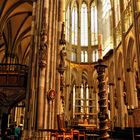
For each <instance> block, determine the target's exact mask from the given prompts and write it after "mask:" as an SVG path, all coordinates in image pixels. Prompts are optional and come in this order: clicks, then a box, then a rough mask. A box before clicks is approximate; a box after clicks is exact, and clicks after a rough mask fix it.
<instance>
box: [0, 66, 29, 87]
mask: <svg viewBox="0 0 140 140" xmlns="http://www.w3.org/2000/svg"><path fill="white" fill-rule="evenodd" d="M27 74H28V66H26V65H21V64H0V87H26V86H27Z"/></svg>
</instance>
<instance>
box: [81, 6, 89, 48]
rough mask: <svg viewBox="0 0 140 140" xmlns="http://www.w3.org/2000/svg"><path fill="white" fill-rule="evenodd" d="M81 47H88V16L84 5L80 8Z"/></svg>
mask: <svg viewBox="0 0 140 140" xmlns="http://www.w3.org/2000/svg"><path fill="white" fill-rule="evenodd" d="M81 46H88V16H87V5H86V3H83V4H82V7H81Z"/></svg>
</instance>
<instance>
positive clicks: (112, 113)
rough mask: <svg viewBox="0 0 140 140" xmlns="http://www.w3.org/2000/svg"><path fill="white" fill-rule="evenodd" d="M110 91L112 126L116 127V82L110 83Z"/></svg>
mask: <svg viewBox="0 0 140 140" xmlns="http://www.w3.org/2000/svg"><path fill="white" fill-rule="evenodd" d="M109 90H110V91H109V93H110V113H111V114H110V117H111V127H112V128H114V116H115V108H114V105H115V104H114V95H115V92H114V90H115V89H114V83H109Z"/></svg>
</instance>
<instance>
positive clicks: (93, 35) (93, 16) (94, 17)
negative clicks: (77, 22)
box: [91, 2, 98, 45]
mask: <svg viewBox="0 0 140 140" xmlns="http://www.w3.org/2000/svg"><path fill="white" fill-rule="evenodd" d="M97 36H98V35H97V7H96V5H95V3H94V2H92V4H91V45H96V44H97V43H98V40H97Z"/></svg>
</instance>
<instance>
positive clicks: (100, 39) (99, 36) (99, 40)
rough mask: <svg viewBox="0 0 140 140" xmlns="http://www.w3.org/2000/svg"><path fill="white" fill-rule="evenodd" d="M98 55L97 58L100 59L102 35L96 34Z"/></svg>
mask: <svg viewBox="0 0 140 140" xmlns="http://www.w3.org/2000/svg"><path fill="white" fill-rule="evenodd" d="M98 55H99V59H102V35H101V34H99V35H98Z"/></svg>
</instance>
